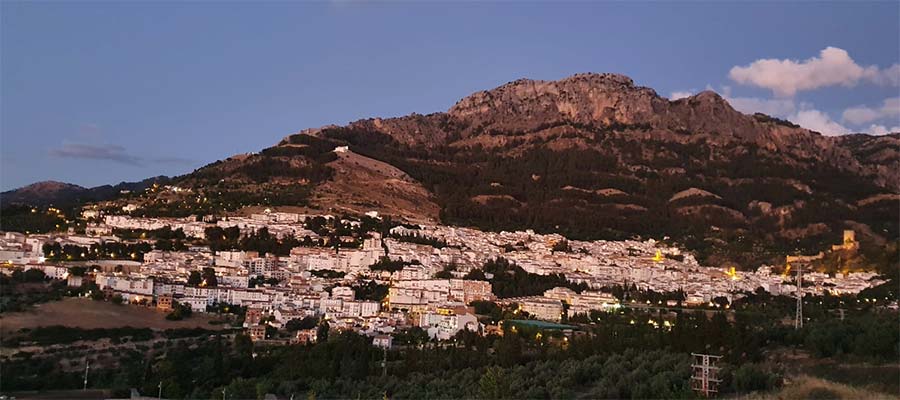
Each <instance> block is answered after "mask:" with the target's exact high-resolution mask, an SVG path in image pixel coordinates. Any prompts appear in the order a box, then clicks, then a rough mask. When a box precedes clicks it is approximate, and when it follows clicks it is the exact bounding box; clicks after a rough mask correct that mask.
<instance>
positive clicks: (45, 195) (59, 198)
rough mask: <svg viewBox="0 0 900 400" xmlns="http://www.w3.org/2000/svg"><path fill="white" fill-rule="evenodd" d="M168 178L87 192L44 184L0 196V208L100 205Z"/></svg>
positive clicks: (40, 183)
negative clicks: (99, 203)
mask: <svg viewBox="0 0 900 400" xmlns="http://www.w3.org/2000/svg"><path fill="white" fill-rule="evenodd" d="M168 180H169V178H168V177H165V176H157V177H153V178H148V179H144V180H142V181H139V182H121V183H119V184H116V185H101V186H96V187H92V188H86V187H83V186H79V185H73V184H71V183H64V182H57V181H43V182H37V183H32V184H31V185H28V186H24V187H21V188H18V189H14V190H9V191H6V192H3V193H0V202H2V203H3V207H6V206H9V205H29V206H46V205H56V206H67V205H72V204H79V203H84V202H91V201H102V200H108V199H113V198H115V197H117V196H119V195H120V194H121V193H122V191H135V192H136V191H142V190H144V189H146V188H147V187H149V186H150V185H152V184H154V183H159V184H164V183H166V182H168Z"/></svg>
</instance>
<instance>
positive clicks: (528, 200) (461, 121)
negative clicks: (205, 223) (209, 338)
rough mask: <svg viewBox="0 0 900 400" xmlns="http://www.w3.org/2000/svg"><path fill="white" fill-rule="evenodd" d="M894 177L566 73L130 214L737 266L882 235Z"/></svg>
mask: <svg viewBox="0 0 900 400" xmlns="http://www.w3.org/2000/svg"><path fill="white" fill-rule="evenodd" d="M343 146H346V147H347V148H348V149H349V150H348V151H341V150H343ZM338 147H341V148H339V149H338V150H339V151H337V152H335V151H334V150H335V149H336V148H338ZM898 182H900V134H898V133H894V134H891V135H886V136H870V135H862V134H858V135H847V136H840V137H828V136H823V135H821V134H819V133H817V132H812V131H809V130H807V129H803V128H801V127H799V126H797V125H795V124H793V123H790V122H788V121H784V120H780V119H777V118H773V117H770V116H767V115H763V114H755V115H745V114H742V113H740V112H738V111H736V110H734V109H733V108H732V107H731V106H730V105H729V104H728V102H727V101H726V100H725V99H723V98H722V97H720V96H719V95H717V94H716V93H713V92H710V91H707V92H702V93H699V94H697V95H694V96H691V97H688V98H684V99H679V100H676V101H670V100H668V99H666V98H663V97H661V96H659V95H658V94H657V93H656V92H655V91H653V90H652V89H649V88H646V87H640V86H636V85H635V84H634V82H633V81H632V80H631V79H630V78H628V77H625V76H622V75H615V74H579V75H575V76H572V77H569V78H565V79H562V80H559V81H536V80H528V79H522V80H517V81H514V82H510V83H508V84H506V85H503V86H500V87H498V88H495V89H492V90H488V91H482V92H478V93H475V94H472V95H470V96H468V97H466V98H464V99H462V100H460V101H459V102H457V103H456V104H455V105H454V106H453V107H451V108H450V110H448V111H447V112H443V113H434V114H429V115H418V114H413V115H409V116H405V117H399V118H385V119H382V118H373V119H365V120H360V121H356V122H353V123H350V124H348V125H346V126H326V127H322V128H317V129H307V130H304V131H301V132H299V133H297V134H294V135H290V136H288V137H286V138H284V139H283V140H282V141H281V142H280V143H278V144H277V145H275V146H273V147H270V148H267V149H264V150H262V151H261V152H258V153H248V154H242V155H237V156H234V157H231V158H228V159H226V160H222V161H217V162H215V163H212V164H209V165H207V166H205V167H202V168H199V169H197V170H196V171H194V172H192V173H190V174H187V175H184V176H180V177H176V178H173V179H172V184H174V185H179V186H183V187H185V188H192V189H194V193H199V194H202V197H201V196H195V195H194V194H193V193H192V194H190V196H194V197H193V198H194V199H195V200H196V201H194V202H190V203H189V202H185V201H173V198H172V194H171V193H166V194H151V195H147V196H144V198H143V201H144V205H145V207H146V210H147V213H148V215H167V214H169V215H174V214H187V213H197V212H199V213H205V212H216V211H220V210H222V209H225V210H228V209H236V208H239V207H241V206H246V205H256V204H260V205H263V204H265V205H276V206H277V205H292V206H303V207H308V208H312V209H319V210H328V211H353V212H360V211H368V210H379V211H381V212H383V213H388V214H393V215H397V216H402V217H404V218H406V219H411V220H431V221H438V220H439V221H441V222H444V223H449V224H459V225H468V226H476V227H480V228H483V229H498V230H499V229H507V230H509V229H526V228H530V229H535V230H538V231H556V232H560V233H563V234H565V235H567V236H569V237H573V238H606V239H622V238H629V237H657V238H662V237H665V236H669V237H672V238H673V239H675V240H677V241H679V242H680V243H682V244H684V245H686V246H688V247H689V248H692V249H694V250H696V251H698V252H700V253H701V256H703V255H704V253H706V254H705V255H706V256H708V257H711V258H710V259H711V260H716V259H722V260H740V259H742V257H744V256H745V255H747V254H753V255H756V256H766V255H772V254H782V253H785V252H793V251H794V250H795V249H805V250H813V249H815V248H817V247H821V246H822V243H828V242H830V241H833V240H838V238H839V237H840V231H841V230H842V229H845V228H850V229H855V230H857V232H858V236H859V237H861V238H863V240H865V241H866V242H868V243H875V244H883V243H885V242H886V241H888V240H896V239H897V237H898V235H900V228H898V219H900V216H898V200H900V195H898V193H900V189H898ZM22 190H24V189H20V190H19V191H22ZM91 190H93V189H91ZM19 191H16V192H15V195H16V196H17V197H15V198H16V199H21V200H23V201H25V200H28V199H39V198H40V197H39V196H38V192H40V191H41V190H37V191H35V190H28V191H26V192H25V193H22V194H20V193H18V192H19ZM57 191H59V190H57ZM63 191H67V190H63ZM7 193H9V192H7ZM5 196H9V194H4V197H5ZM184 196H187V195H184ZM82 197H87V196H82ZM185 198H186V197H185ZM201 198H202V199H203V201H200V200H199V199H201ZM130 201H133V200H130ZM195 203H196V204H197V205H195ZM742 255H744V256H742ZM717 257H718V258H717Z"/></svg>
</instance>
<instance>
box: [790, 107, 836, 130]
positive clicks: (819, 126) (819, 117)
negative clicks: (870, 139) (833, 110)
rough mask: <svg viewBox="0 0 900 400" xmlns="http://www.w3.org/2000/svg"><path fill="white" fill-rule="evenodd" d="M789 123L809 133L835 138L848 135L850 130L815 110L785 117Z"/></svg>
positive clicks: (801, 111) (806, 110) (807, 110)
mask: <svg viewBox="0 0 900 400" xmlns="http://www.w3.org/2000/svg"><path fill="white" fill-rule="evenodd" d="M787 119H788V120H790V121H791V122H793V123H795V124H797V125H800V126H802V127H804V128H806V129H809V130H811V131H816V132H819V133H821V134H823V135H828V136H837V135H846V134H848V133H850V129H847V127H845V126H843V125H841V124H839V123H837V122H835V121H834V120H832V119H831V117H829V116H828V114H826V113H824V112H822V111H819V110H816V109H805V110H800V111H797V112H796V113H794V114H791V115H789V116H788V117H787Z"/></svg>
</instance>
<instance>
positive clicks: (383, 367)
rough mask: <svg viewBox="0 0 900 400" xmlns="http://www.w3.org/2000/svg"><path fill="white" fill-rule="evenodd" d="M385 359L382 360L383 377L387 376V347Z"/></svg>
mask: <svg viewBox="0 0 900 400" xmlns="http://www.w3.org/2000/svg"><path fill="white" fill-rule="evenodd" d="M383 350H384V358H383V359H382V360H381V377H382V378H384V377H386V376H387V347H385V348H384V349H383Z"/></svg>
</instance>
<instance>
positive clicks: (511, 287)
mask: <svg viewBox="0 0 900 400" xmlns="http://www.w3.org/2000/svg"><path fill="white" fill-rule="evenodd" d="M485 274H493V276H492V277H491V278H490V279H488V278H487V276H486V275H485ZM464 279H474V280H486V281H489V282H491V287H492V288H493V292H494V294H495V295H497V297H499V298H508V297H521V296H536V295H541V294H543V293H544V292H545V291H547V290H549V289H553V288H555V287H557V286H561V287H567V288H569V289H572V290H574V291H576V292H579V293H580V292H582V291H583V290H586V289H587V285H585V284H583V283H575V282H572V281H569V280H567V279H566V278H565V276H563V275H561V274H548V275H539V274H532V273H530V272H528V271H525V270H524V269H522V267H520V266H518V265H516V264H514V263H510V262H509V261H508V260H506V259H505V258H502V257H499V258H497V259H495V260H489V261H488V262H486V263H485V264H484V266H483V267H482V268H481V269H473V270H472V271H470V272H469V273H468V274H466V276H465V277H464Z"/></svg>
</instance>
